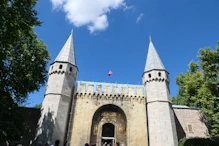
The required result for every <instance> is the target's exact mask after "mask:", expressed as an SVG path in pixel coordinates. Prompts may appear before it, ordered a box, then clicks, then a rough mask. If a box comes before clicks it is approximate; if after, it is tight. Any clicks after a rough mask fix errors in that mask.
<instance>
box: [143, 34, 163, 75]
mask: <svg viewBox="0 0 219 146" xmlns="http://www.w3.org/2000/svg"><path fill="white" fill-rule="evenodd" d="M149 40H150V42H149V47H148V55H147V60H146V64H145V69H144V71H145V72H146V71H149V70H152V69H165V67H164V65H163V63H162V61H161V60H160V57H159V55H158V53H157V51H156V49H155V47H154V45H153V43H152V40H151V37H150V38H149Z"/></svg>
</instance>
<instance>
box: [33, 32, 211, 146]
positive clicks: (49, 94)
mask: <svg viewBox="0 0 219 146" xmlns="http://www.w3.org/2000/svg"><path fill="white" fill-rule="evenodd" d="M78 68H79V67H78V66H77V64H76V60H75V53H74V43H73V34H72V33H71V35H70V36H69V38H68V40H67V41H66V43H65V45H64V46H63V48H62V49H61V51H60V53H59V55H58V56H57V58H56V59H55V61H54V62H53V63H52V64H51V66H50V69H49V79H48V84H47V89H46V93H45V97H44V101H43V103H42V109H41V117H40V119H39V122H38V125H39V127H38V131H37V136H36V138H37V141H38V142H42V143H46V142H48V143H51V144H52V143H54V142H55V141H56V140H60V142H61V145H64V144H65V143H67V144H68V145H70V146H83V145H84V144H85V143H90V144H96V146H102V145H103V143H105V142H107V143H111V144H114V143H115V142H119V143H120V145H122V144H124V145H126V146H140V145H142V146H148V145H150V146H177V144H178V139H179V137H180V138H182V137H183V136H187V134H185V131H186V133H187V131H188V133H189V132H191V129H192V128H193V127H192V126H194V123H192V122H190V123H187V121H188V120H187V121H186V120H185V119H184V117H182V115H181V114H179V113H180V109H183V108H186V109H188V110H191V109H189V108H187V107H178V108H177V107H175V108H176V109H177V112H176V113H175V114H174V111H173V107H172V103H171V99H170V91H169V74H168V72H167V71H166V69H165V68H164V65H163V64H162V61H161V60H160V57H159V55H158V53H157V51H156V49H155V47H154V45H153V43H152V40H151V38H150V41H149V48H148V55H147V59H146V65H145V69H144V72H142V81H143V85H127V84H116V83H100V82H86V81H77V74H78ZM196 111H198V110H196ZM186 113H191V112H190V111H187V112H185V115H186ZM195 115H196V116H197V115H198V113H195ZM176 117H177V118H176ZM194 117H195V116H194ZM179 119H180V120H179ZM191 121H192V120H191ZM193 121H194V120H193ZM197 121H198V120H197ZM197 121H196V125H199V127H198V128H201V129H203V130H199V131H198V133H196V132H195V130H192V132H193V135H194V136H198V135H201V136H206V134H205V133H206V129H207V128H206V127H205V125H204V124H203V123H201V122H200V121H199V122H197ZM177 123H178V124H177ZM188 124H190V126H188ZM187 128H188V129H187ZM180 129H182V130H181V131H180ZM182 131H183V132H184V133H183V132H182ZM179 133H180V134H181V135H179ZM177 135H178V138H177ZM182 135H183V136H182ZM190 135H191V134H190Z"/></svg>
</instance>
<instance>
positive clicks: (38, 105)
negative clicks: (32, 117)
mask: <svg viewBox="0 0 219 146" xmlns="http://www.w3.org/2000/svg"><path fill="white" fill-rule="evenodd" d="M33 107H34V108H39V109H40V108H41V107H42V104H36V105H34V106H33Z"/></svg>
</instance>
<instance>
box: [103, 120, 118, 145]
mask: <svg viewBox="0 0 219 146" xmlns="http://www.w3.org/2000/svg"><path fill="white" fill-rule="evenodd" d="M105 124H112V125H113V127H114V136H113V137H103V126H104V125H105ZM102 140H111V143H112V146H114V144H115V143H116V123H112V122H105V123H103V124H102V125H101V139H100V144H101V146H102Z"/></svg>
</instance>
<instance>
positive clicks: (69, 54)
mask: <svg viewBox="0 0 219 146" xmlns="http://www.w3.org/2000/svg"><path fill="white" fill-rule="evenodd" d="M55 61H62V62H69V63H71V64H73V65H76V63H75V52H74V44H73V29H72V30H71V34H70V36H69V37H68V39H67V41H66V42H65V45H64V46H63V47H62V50H61V51H60V52H59V55H58V56H57V57H56V59H55Z"/></svg>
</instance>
